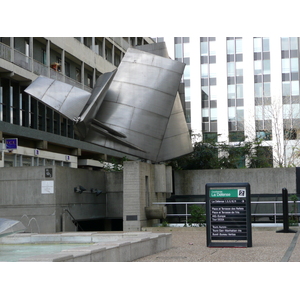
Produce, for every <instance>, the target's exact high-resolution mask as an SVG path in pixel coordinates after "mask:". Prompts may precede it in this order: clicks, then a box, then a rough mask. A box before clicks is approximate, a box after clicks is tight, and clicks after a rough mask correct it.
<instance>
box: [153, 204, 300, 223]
mask: <svg viewBox="0 0 300 300" xmlns="http://www.w3.org/2000/svg"><path fill="white" fill-rule="evenodd" d="M288 203H289V204H299V203H300V201H288ZM152 204H153V205H185V213H184V214H182V213H181V214H167V217H168V216H169V217H176V216H178V217H184V216H185V222H186V224H187V222H188V217H189V216H190V215H191V214H189V213H188V209H187V207H188V205H197V204H198V205H199V204H201V205H205V204H206V202H205V201H198V202H196V201H195V202H183V201H182V202H153V203H152ZM251 204H273V213H272V212H271V213H252V212H251V216H274V222H275V224H276V223H277V216H282V213H277V210H276V205H278V204H282V201H251ZM289 215H293V216H300V213H289Z"/></svg>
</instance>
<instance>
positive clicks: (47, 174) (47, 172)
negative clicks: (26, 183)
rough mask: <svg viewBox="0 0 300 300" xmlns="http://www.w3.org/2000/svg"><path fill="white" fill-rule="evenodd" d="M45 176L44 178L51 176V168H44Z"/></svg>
mask: <svg viewBox="0 0 300 300" xmlns="http://www.w3.org/2000/svg"><path fill="white" fill-rule="evenodd" d="M45 177H46V178H51V177H52V168H45Z"/></svg>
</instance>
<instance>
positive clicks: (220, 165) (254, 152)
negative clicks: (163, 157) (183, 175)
mask: <svg viewBox="0 0 300 300" xmlns="http://www.w3.org/2000/svg"><path fill="white" fill-rule="evenodd" d="M192 140H195V138H192ZM193 148H194V151H193V152H192V153H190V154H187V155H185V156H182V157H180V158H177V159H173V160H171V161H170V162H169V163H168V164H169V165H171V166H172V167H173V168H174V169H180V170H198V169H237V168H245V167H248V168H267V167H269V168H270V167H272V162H271V159H270V156H269V155H266V154H267V153H268V151H266V147H263V146H262V141H261V140H260V139H255V140H254V141H246V142H238V143H235V144H234V145H230V144H227V143H225V142H220V143H217V142H215V141H213V140H210V141H206V142H203V141H197V142H194V143H193Z"/></svg>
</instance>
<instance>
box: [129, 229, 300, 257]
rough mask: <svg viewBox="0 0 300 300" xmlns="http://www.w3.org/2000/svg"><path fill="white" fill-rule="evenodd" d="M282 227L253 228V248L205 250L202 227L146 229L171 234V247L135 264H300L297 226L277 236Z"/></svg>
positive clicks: (204, 233)
mask: <svg viewBox="0 0 300 300" xmlns="http://www.w3.org/2000/svg"><path fill="white" fill-rule="evenodd" d="M281 229H283V228H282V227H277V228H276V227H271V228H266V227H263V228H255V227H254V228H252V244H253V246H252V247H248V248H208V247H207V246H206V229H205V228H172V227H165V228H164V227H159V228H152V229H150V228H145V229H144V230H147V231H149V230H151V231H152V232H153V233H154V232H156V233H158V232H170V233H172V247H171V248H170V249H168V250H165V251H162V252H160V253H156V254H153V255H149V256H146V257H142V258H139V259H137V260H135V262H299V261H300V241H299V240H300V239H299V238H298V236H299V231H298V230H300V229H299V227H290V229H292V230H294V231H296V233H278V232H276V231H278V230H281Z"/></svg>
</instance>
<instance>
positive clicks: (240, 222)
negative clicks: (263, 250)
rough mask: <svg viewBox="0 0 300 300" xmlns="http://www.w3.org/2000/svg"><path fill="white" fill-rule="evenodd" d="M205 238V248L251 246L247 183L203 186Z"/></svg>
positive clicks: (248, 185)
mask: <svg viewBox="0 0 300 300" xmlns="http://www.w3.org/2000/svg"><path fill="white" fill-rule="evenodd" d="M206 238H207V247H252V228H251V203H250V184H249V183H208V184H206ZM245 241H246V242H245Z"/></svg>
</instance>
